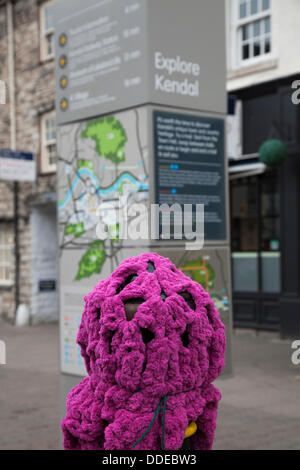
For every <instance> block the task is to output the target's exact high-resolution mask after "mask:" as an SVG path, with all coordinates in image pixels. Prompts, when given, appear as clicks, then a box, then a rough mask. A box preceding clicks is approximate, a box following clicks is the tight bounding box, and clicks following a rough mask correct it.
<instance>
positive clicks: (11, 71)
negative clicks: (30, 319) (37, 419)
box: [6, 0, 20, 317]
mask: <svg viewBox="0 0 300 470" xmlns="http://www.w3.org/2000/svg"><path fill="white" fill-rule="evenodd" d="M6 14H7V36H8V89H9V103H10V148H11V150H16V147H17V132H16V99H15V98H16V94H15V48H14V20H13V5H12V2H11V0H9V1H8V2H7V4H6ZM13 185H14V239H15V317H16V312H17V308H18V306H19V303H20V250H19V182H18V181H14V183H13Z"/></svg>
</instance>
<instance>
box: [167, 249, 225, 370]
mask: <svg viewBox="0 0 300 470" xmlns="http://www.w3.org/2000/svg"><path fill="white" fill-rule="evenodd" d="M158 253H159V254H161V255H162V256H167V257H168V258H170V260H171V261H172V262H173V263H174V264H175V265H176V266H177V268H178V269H180V270H181V271H182V272H183V273H184V274H185V275H186V276H189V277H190V278H191V279H193V281H196V282H199V284H201V286H202V287H203V288H204V289H205V290H206V291H207V292H208V293H209V295H210V297H211V299H212V300H213V302H214V304H215V307H216V309H217V310H218V312H219V314H220V318H221V320H222V322H223V323H224V325H225V327H226V332H227V336H226V337H227V339H226V343H227V345H226V366H225V373H226V372H227V373H228V372H230V370H231V359H230V358H231V335H230V331H231V310H232V300H231V280H230V256H229V248H227V247H218V248H217V247H215V248H205V249H203V250H200V251H192V250H176V251H175V250H174V249H172V248H170V249H168V250H167V249H163V250H158Z"/></svg>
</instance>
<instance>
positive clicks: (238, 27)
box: [231, 0, 274, 70]
mask: <svg viewBox="0 0 300 470" xmlns="http://www.w3.org/2000/svg"><path fill="white" fill-rule="evenodd" d="M248 1H249V2H250V1H251V0H248ZM262 1H263V0H258V2H259V3H260V4H262ZM231 5H232V22H233V28H232V36H231V41H232V46H233V47H232V52H233V54H232V69H233V70H236V69H240V68H243V67H249V66H251V65H256V64H259V63H262V62H266V61H269V60H271V59H273V57H274V39H273V24H272V23H273V22H272V0H270V8H269V9H268V10H264V11H259V13H256V14H253V15H248V16H246V17H245V18H239V5H240V0H232V3H231ZM268 17H270V20H271V27H270V33H269V36H270V41H271V50H270V52H266V53H263V54H260V55H258V56H255V57H250V58H248V59H242V55H241V54H242V27H243V26H245V25H246V24H248V23H254V22H255V21H257V20H262V19H265V18H268ZM261 36H262V35H260V36H259V37H261Z"/></svg>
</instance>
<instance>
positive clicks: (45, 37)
mask: <svg viewBox="0 0 300 470" xmlns="http://www.w3.org/2000/svg"><path fill="white" fill-rule="evenodd" d="M54 3H55V2H54V0H51V1H48V2H45V3H43V4H42V5H41V7H40V32H41V38H40V48H41V60H43V61H44V60H49V59H53V58H54Z"/></svg>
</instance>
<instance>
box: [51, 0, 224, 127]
mask: <svg viewBox="0 0 300 470" xmlns="http://www.w3.org/2000/svg"><path fill="white" fill-rule="evenodd" d="M55 44H56V82H57V83H56V109H57V122H58V124H63V123H67V122H74V121H77V120H81V119H86V118H89V117H94V116H99V115H104V114H107V113H110V112H115V111H119V110H122V109H125V108H130V107H134V106H138V105H141V104H146V103H154V104H164V105H171V106H176V107H183V108H190V109H195V110H201V111H206V112H217V113H224V114H225V112H226V91H225V22H224V2H220V1H219V0H205V1H204V0H202V1H201V2H200V1H198V0H185V2H182V1H181V0H164V1H163V2H161V1H159V0H151V1H150V0H135V1H134V0H128V1H125V0H122V1H120V0H102V1H99V0H86V1H85V2H82V1H80V0H72V1H71V0H60V1H58V2H57V6H56V28H55Z"/></svg>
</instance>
